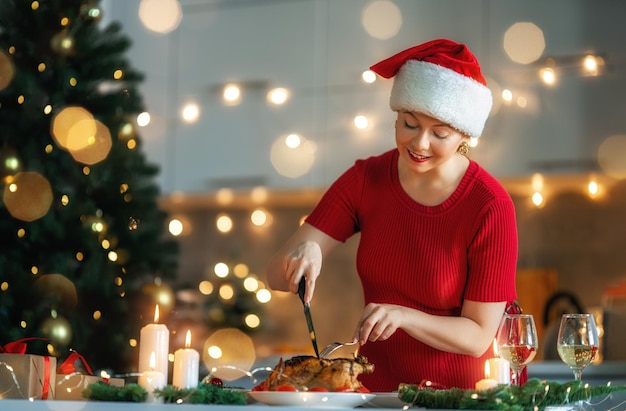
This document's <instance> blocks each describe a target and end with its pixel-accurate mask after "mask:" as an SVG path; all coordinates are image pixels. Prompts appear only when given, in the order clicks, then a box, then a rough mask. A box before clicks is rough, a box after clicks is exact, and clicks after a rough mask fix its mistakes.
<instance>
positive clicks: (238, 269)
mask: <svg viewBox="0 0 626 411" xmlns="http://www.w3.org/2000/svg"><path fill="white" fill-rule="evenodd" d="M249 273H250V268H249V267H248V266H247V265H246V264H244V263H239V264H236V265H235V267H233V274H235V277H237V278H246V276H247V275H248V274H249Z"/></svg>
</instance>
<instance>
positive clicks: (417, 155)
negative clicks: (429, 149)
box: [407, 150, 430, 161]
mask: <svg viewBox="0 0 626 411" xmlns="http://www.w3.org/2000/svg"><path fill="white" fill-rule="evenodd" d="M407 151H408V152H409V156H410V157H411V158H414V159H416V160H419V161H424V160H427V159H429V158H430V157H428V156H421V155H419V154H415V153H414V152H412V151H411V150H407Z"/></svg>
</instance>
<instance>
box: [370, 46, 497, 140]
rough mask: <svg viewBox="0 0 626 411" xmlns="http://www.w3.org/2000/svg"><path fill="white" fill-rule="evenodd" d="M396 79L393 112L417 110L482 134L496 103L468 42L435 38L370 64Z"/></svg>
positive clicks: (393, 90)
mask: <svg viewBox="0 0 626 411" xmlns="http://www.w3.org/2000/svg"><path fill="white" fill-rule="evenodd" d="M370 69H371V70H372V71H374V72H375V73H377V74H378V75H380V76H382V77H384V78H392V77H395V79H394V84H393V88H392V91H391V98H390V105H391V108H392V110H394V111H400V110H406V111H417V112H421V113H424V114H427V115H429V116H432V117H434V118H437V119H439V120H442V121H444V122H446V123H447V124H449V125H450V126H452V127H454V128H456V129H458V130H459V131H461V132H463V133H465V134H467V135H469V136H471V137H478V136H480V134H481V133H482V130H483V127H484V124H485V121H486V120H487V117H488V116H489V112H490V111H491V106H492V97H491V91H490V90H489V88H488V87H487V82H486V81H485V78H484V77H483V75H482V73H481V70H480V64H479V63H478V60H477V59H476V57H475V56H474V55H473V54H472V52H471V51H470V50H469V49H468V48H467V46H465V45H464V44H459V43H456V42H454V41H452V40H448V39H437V40H432V41H429V42H427V43H424V44H420V45H418V46H415V47H411V48H409V49H407V50H404V51H401V52H400V53H397V54H395V55H393V56H391V57H389V58H387V59H385V60H383V61H381V62H379V63H377V64H374V65H373V66H372V67H370Z"/></svg>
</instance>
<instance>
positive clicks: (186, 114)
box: [181, 103, 200, 123]
mask: <svg viewBox="0 0 626 411" xmlns="http://www.w3.org/2000/svg"><path fill="white" fill-rule="evenodd" d="M181 116H182V118H183V121H185V122H186V123H195V122H196V121H198V119H199V118H200V106H198V104H197V103H187V104H185V106H184V107H183V110H182V113H181Z"/></svg>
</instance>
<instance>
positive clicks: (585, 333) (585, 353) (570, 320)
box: [556, 314, 599, 380]
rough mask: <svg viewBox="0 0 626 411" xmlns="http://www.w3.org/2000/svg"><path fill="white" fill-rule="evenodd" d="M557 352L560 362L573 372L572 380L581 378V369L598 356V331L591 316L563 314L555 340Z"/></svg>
mask: <svg viewBox="0 0 626 411" xmlns="http://www.w3.org/2000/svg"><path fill="white" fill-rule="evenodd" d="M556 344H557V346H556V348H557V351H558V352H559V357H561V360H562V361H563V362H564V363H565V364H567V365H568V366H569V367H570V368H571V369H572V371H573V372H574V378H575V379H577V380H580V379H581V378H582V374H583V369H584V368H585V367H586V366H588V365H589V364H591V362H592V361H593V360H594V359H595V358H596V355H597V354H598V347H599V343H598V329H597V328H596V321H595V320H594V318H593V315H592V314H563V316H562V317H561V325H560V327H559V336H558V339H557V343H556Z"/></svg>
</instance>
